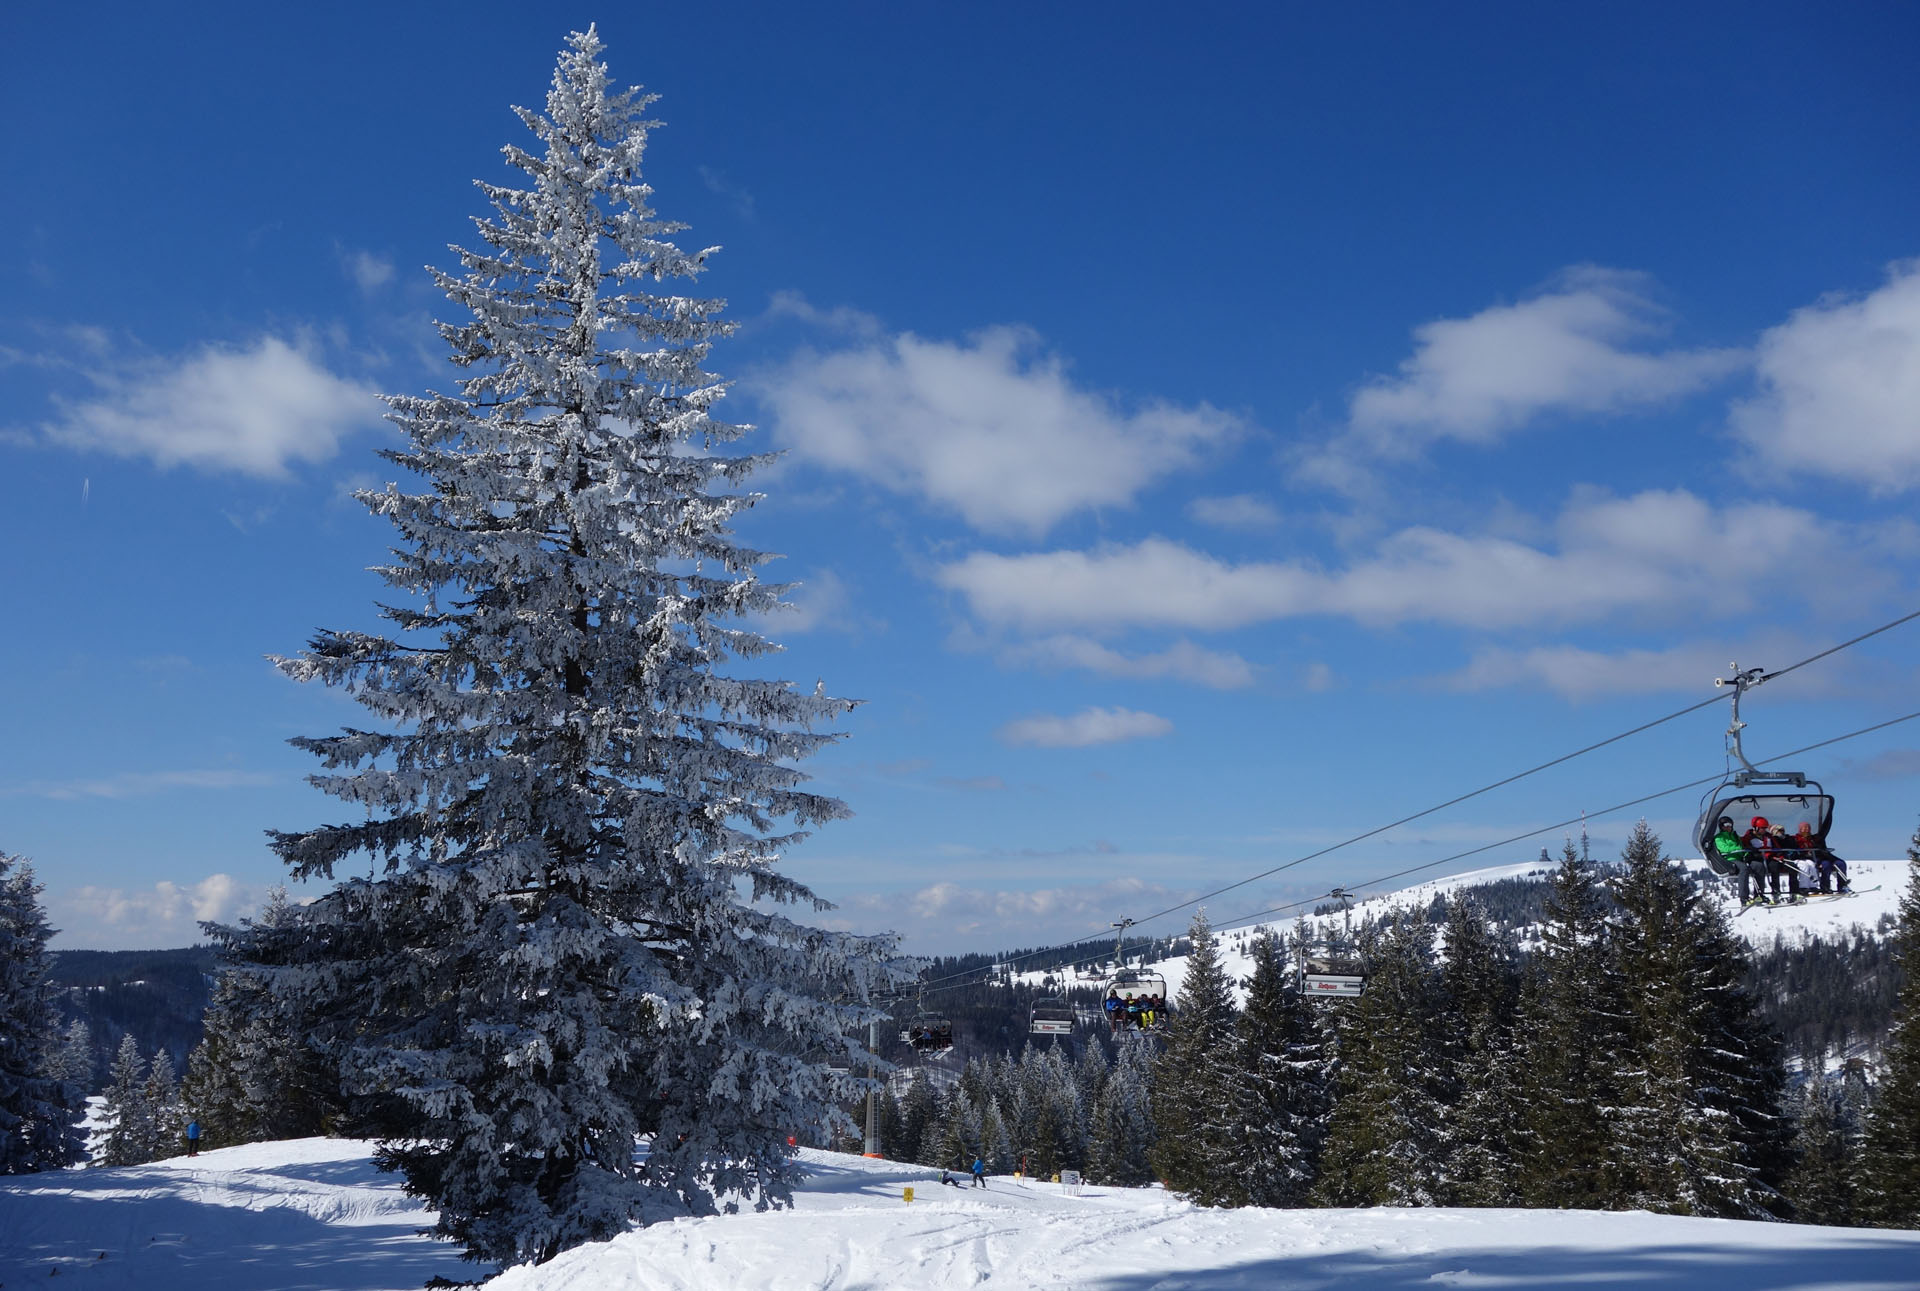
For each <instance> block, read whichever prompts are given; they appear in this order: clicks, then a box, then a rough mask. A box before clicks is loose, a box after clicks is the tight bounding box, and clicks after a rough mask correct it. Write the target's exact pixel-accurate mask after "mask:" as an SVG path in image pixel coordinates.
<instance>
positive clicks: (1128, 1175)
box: [1087, 1032, 1158, 1188]
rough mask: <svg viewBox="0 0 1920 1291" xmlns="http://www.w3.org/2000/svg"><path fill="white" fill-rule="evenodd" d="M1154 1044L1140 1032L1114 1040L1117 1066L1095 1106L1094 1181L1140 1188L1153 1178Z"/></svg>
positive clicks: (1091, 1154)
mask: <svg viewBox="0 0 1920 1291" xmlns="http://www.w3.org/2000/svg"><path fill="white" fill-rule="evenodd" d="M1152 1045H1153V1042H1152V1041H1151V1040H1150V1039H1148V1038H1147V1037H1146V1036H1144V1035H1141V1034H1139V1033H1137V1032H1131V1033H1126V1034H1123V1035H1121V1036H1120V1038H1119V1042H1118V1043H1117V1044H1116V1045H1115V1052H1114V1061H1113V1070H1112V1071H1110V1072H1109V1073H1108V1074H1107V1079H1106V1083H1105V1084H1103V1085H1102V1086H1101V1087H1100V1095H1099V1097H1098V1099H1097V1100H1096V1101H1095V1103H1094V1107H1093V1126H1092V1129H1093V1133H1092V1139H1091V1142H1090V1143H1089V1145H1088V1149H1087V1169H1088V1175H1089V1177H1090V1178H1091V1179H1092V1180H1093V1182H1095V1183H1100V1184H1108V1185H1111V1186H1114V1187H1120V1188H1137V1187H1140V1186H1141V1185H1143V1184H1148V1183H1152V1182H1153V1150H1154V1145H1155V1143H1156V1142H1157V1141H1158V1138H1157V1132H1156V1129H1155V1126H1154V1117H1153V1103H1152V1094H1151V1083H1152V1067H1153V1049H1152Z"/></svg>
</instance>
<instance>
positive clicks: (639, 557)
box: [243, 29, 907, 1262]
mask: <svg viewBox="0 0 1920 1291" xmlns="http://www.w3.org/2000/svg"><path fill="white" fill-rule="evenodd" d="M601 48H602V46H601V44H600V41H599V39H598V38H597V36H596V35H595V33H594V32H593V31H592V30H591V29H589V30H588V31H587V32H586V33H584V34H575V35H574V36H573V37H572V38H571V39H570V40H569V42H568V44H567V47H566V48H565V49H564V50H563V51H562V53H561V56H560V60H559V66H558V68H557V70H556V72H555V75H554V78H553V85H552V89H551V91H550V92H549V94H548V96H547V102H546V110H545V112H544V113H540V112H533V111H528V110H525V109H516V111H517V112H518V114H519V116H520V119H521V121H522V122H524V123H525V125H526V126H527V128H528V129H529V130H531V131H532V132H533V134H534V136H535V138H536V139H537V141H538V145H539V146H538V147H537V148H533V149H522V148H517V147H509V148H507V149H506V150H505V155H506V159H507V161H508V163H509V164H510V165H511V166H513V167H515V168H517V169H518V170H519V171H521V172H522V173H523V175H524V181H523V182H524V186H523V187H508V186H502V185H494V184H487V183H482V184H481V185H480V188H481V191H482V192H483V193H484V194H485V195H486V197H487V198H488V199H489V200H490V201H491V203H492V208H493V213H492V215H491V217H489V218H483V219H479V220H476V228H477V233H478V237H479V243H480V248H479V249H477V250H476V249H466V248H461V247H455V248H454V251H455V253H456V254H457V256H458V257H459V261H460V266H461V269H462V272H460V273H445V272H438V271H436V272H435V273H434V281H435V282H436V283H437V284H438V285H439V287H440V288H441V289H442V290H443V291H444V292H445V293H446V294H447V296H448V298H449V299H451V300H452V301H453V302H454V303H455V304H456V305H457V306H459V307H460V309H461V311H463V313H464V315H465V316H466V321H461V322H454V323H447V324H443V325H442V326H441V328H440V331H441V334H442V335H443V336H444V337H445V339H446V341H447V343H448V344H449V346H450V347H451V350H452V356H453V362H454V363H455V364H456V365H457V366H458V367H459V368H460V369H461V370H462V373H463V376H462V379H461V380H460V381H459V383H458V391H457V393H453V394H441V393H432V394H428V395H426V396H422V397H412V396H393V397H390V398H389V399H388V401H387V402H388V403H389V405H390V406H391V409H392V414H391V418H392V420H393V421H394V422H395V423H396V424H397V425H398V426H399V427H400V428H401V429H402V431H404V433H405V436H406V445H405V447H404V448H401V449H399V450H397V451H393V452H389V453H387V454H385V456H386V457H387V458H388V459H389V460H390V461H392V462H393V463H394V464H395V465H397V466H399V467H401V468H402V469H403V470H405V471H406V472H408V473H410V474H411V475H412V476H414V477H417V478H418V479H420V480H423V481H424V482H425V487H422V488H418V489H417V490H408V489H404V488H402V487H401V486H400V485H398V484H394V485H389V486H388V487H387V488H386V489H385V490H383V491H369V492H366V493H363V494H361V499H362V501H364V502H365V503H366V505H367V506H368V507H369V508H370V509H371V510H372V511H373V512H374V513H375V514H378V515H381V516H384V517H386V518H387V519H388V520H389V521H390V522H391V523H392V524H393V526H394V528H395V529H396V530H397V532H398V535H399V540H398V542H397V544H396V545H395V547H394V549H393V553H392V554H393V559H392V561H391V562H390V563H389V564H387V565H385V566H384V567H382V568H380V569H379V570H378V572H379V574H380V575H381V576H382V577H383V578H384V579H385V581H386V582H387V584H389V585H390V587H392V588H393V589H394V590H395V591H396V592H397V593H398V594H399V595H398V597H397V598H396V600H397V601H398V602H399V603H396V604H392V605H382V606H381V607H380V613H381V615H382V616H383V617H384V618H385V619H386V620H388V621H389V623H390V624H391V625H392V628H391V630H390V632H389V634H385V635H383V634H377V633H367V632H350V631H324V632H321V633H319V634H318V635H317V636H316V637H315V638H314V639H313V640H312V642H311V643H310V645H309V648H308V649H307V650H306V651H305V652H303V653H301V654H299V655H296V656H293V657H290V658H284V659H280V660H277V662H278V664H279V666H280V668H281V669H282V671H283V672H285V673H286V674H287V675H288V676H290V677H293V678H295V679H297V680H301V681H318V682H321V683H324V684H326V685H331V686H341V687H344V688H345V689H347V690H348V691H349V692H350V693H352V694H353V696H354V697H355V698H356V699H357V700H358V701H359V702H360V703H362V704H363V705H365V706H366V708H367V709H368V710H369V711H370V712H371V713H372V714H373V716H374V718H375V721H374V722H373V723H372V725H371V728H370V729H364V730H360V729H348V730H344V731H342V732H341V733H339V734H337V735H333V736H328V737H323V738H313V739H298V740H295V741H294V743H295V744H296V745H297V746H298V747H300V748H302V749H305V750H307V751H309V752H311V753H313V754H314V755H315V756H316V757H318V758H319V760H320V762H321V765H322V767H323V768H324V773H323V774H320V775H316V776H315V777H313V783H314V784H316V785H317V786H319V787H320V788H322V789H324V790H325V791H326V792H328V793H329V794H331V795H333V796H334V797H335V798H338V799H340V800H341V801H342V802H343V803H346V804H349V805H350V806H351V807H353V808H354V809H355V813H354V814H355V815H356V816H361V817H363V819H358V820H351V821H348V822H344V823H339V824H332V825H326V826H323V827H320V828H315V829H309V830H303V831H298V832H291V833H276V834H274V835H273V836H272V839H273V846H274V848H275V850H276V851H277V852H278V853H279V854H280V855H281V857H282V858H283V859H284V860H285V861H286V862H287V864H288V866H289V868H290V870H291V872H292V873H293V874H294V875H295V876H296V877H298V878H334V877H335V875H336V869H338V868H339V867H340V866H341V865H342V864H343V862H346V861H347V860H348V859H349V858H351V857H353V856H355V855H357V854H364V855H365V856H368V857H371V858H372V861H373V866H372V870H371V872H370V873H368V874H367V875H366V876H365V877H353V878H346V879H344V880H343V881H341V882H339V883H338V885H337V886H336V887H335V889H334V890H333V891H332V892H331V893H330V894H329V895H327V896H326V897H323V898H322V899H321V900H319V901H317V902H315V903H313V904H312V905H311V906H308V907H306V908H305V910H304V912H303V913H302V915H301V917H300V918H298V919H297V920H294V921H292V922H291V923H287V924H285V925H282V926H265V925H262V926H259V927H254V928H250V929H247V930H246V931H245V934H244V938H243V940H244V943H245V947H246V950H247V953H248V954H249V955H250V956H251V957H252V958H253V959H254V960H255V961H256V962H259V963H263V964H267V965H271V966H273V969H272V971H273V975H274V977H275V979H276V987H277V989H280V990H283V991H289V992H294V993H296V994H298V995H299V996H301V997H303V999H304V1001H305V1005H306V1012H307V1015H308V1016H310V1017H312V1018H313V1019H314V1022H313V1025H314V1027H315V1037H314V1038H315V1041H316V1042H317V1043H319V1044H320V1045H322V1046H323V1047H324V1048H325V1050H326V1051H327V1052H328V1053H329V1054H330V1055H331V1056H332V1057H333V1058H334V1059H335V1060H336V1061H337V1062H338V1063H339V1064H340V1066H341V1071H342V1080H343V1082H344V1084H345V1089H346V1092H347V1093H348V1094H349V1095H352V1096H353V1097H354V1098H355V1099H356V1100H357V1101H356V1103H355V1106H356V1108H357V1109H358V1110H357V1112H356V1115H357V1116H358V1117H359V1118H360V1120H361V1123H362V1125H363V1127H367V1128H371V1129H373V1130H374V1131H375V1132H378V1133H381V1134H382V1135H384V1137H385V1138H386V1140H387V1141H386V1143H385V1145H384V1146H383V1148H382V1157H383V1160H384V1161H385V1162H387V1163H389V1164H392V1165H395V1166H397V1167H399V1168H401V1169H402V1170H404V1171H405V1173H406V1178H407V1183H408V1187H409V1188H410V1189H411V1190H413V1191H414V1192H416V1193H417V1194H419V1195H420V1196H422V1197H425V1198H427V1199H428V1200H429V1201H431V1203H432V1204H433V1205H434V1206H435V1207H436V1208H437V1209H438V1210H439V1212H440V1223H439V1231H440V1233H441V1234H442V1235H444V1236H447V1237H450V1238H453V1239H456V1240H459V1241H461V1242H463V1243H465V1244H466V1247H467V1250H468V1253H469V1255H470V1256H471V1257H473V1258H476V1259H482V1260H491V1261H500V1262H513V1261H520V1260H529V1259H532V1260H541V1259H546V1258H550V1257H551V1256H553V1255H555V1254H557V1253H558V1252H559V1251H561V1250H564V1249H566V1248H567V1247H570V1246H573V1245H576V1244H578V1243H580V1242H584V1241H589V1240H594V1239H598V1238H604V1237H606V1236H609V1235H611V1234H613V1233H616V1232H618V1231H620V1230H622V1229H624V1228H626V1227H628V1226H629V1225H630V1224H632V1223H633V1222H636V1221H643V1222H644V1221H647V1220H652V1219H657V1218H665V1217H668V1216H672V1215H685V1214H698V1213H703V1212H710V1211H713V1210H715V1209H716V1208H731V1207H733V1206H735V1205H737V1204H740V1203H742V1202H744V1203H746V1204H750V1205H753V1206H756V1207H764V1206H767V1205H772V1204H779V1203H781V1202H783V1201H784V1200H786V1199H787V1197H788V1195H789V1192H790V1188H791V1184H792V1183H793V1181H794V1178H795V1169H794V1166H793V1164H792V1161H791V1153H790V1149H789V1148H788V1147H787V1137H788V1136H789V1135H791V1134H795V1133H801V1134H808V1135H811V1134H812V1132H813V1131H814V1129H815V1127H817V1126H819V1125H821V1124H822V1123H823V1122H827V1121H831V1120H833V1119H835V1118H837V1117H839V1116H840V1115H841V1114H840V1113H839V1112H838V1111H836V1103H840V1102H845V1101H848V1100H850V1099H851V1097H852V1096H853V1095H854V1094H856V1093H857V1092H858V1090H859V1088H861V1082H860V1081H858V1080H857V1079H855V1078H853V1077H851V1076H850V1075H849V1074H847V1073H845V1072H840V1073H835V1072H833V1071H832V1070H831V1069H830V1068H829V1067H828V1066H827V1065H826V1064H825V1063H824V1061H820V1060H818V1055H820V1054H822V1053H823V1052H824V1051H826V1050H830V1049H831V1050H836V1051H843V1052H844V1051H845V1050H846V1049H847V1048H848V1042H847V1041H846V1040H845V1039H843V1036H844V1035H845V1033H846V1032H847V1031H848V1029H849V1028H851V1027H853V1026H855V1025H857V1024H859V1023H862V1022H864V1021H866V1020H867V1018H868V1017H869V1016H870V1005H869V1003H868V1002H869V1001H870V1000H871V998H872V996H873V994H874V992H875V991H877V990H879V989H882V988H884V987H886V986H888V985H890V984H891V983H893V982H895V981H898V980H900V979H902V978H903V977H904V976H905V975H906V972H907V966H906V965H905V964H904V963H903V962H901V961H898V960H897V959H896V957H895V942H894V941H893V939H891V938H886V937H880V938H862V937H855V936H851V935H848V934H843V933H833V932H826V931H822V930H819V929H816V928H812V927H808V926H806V925H805V924H804V923H802V922H798V921H796V920H793V919H789V918H787V917H785V916H783V915H781V914H780V913H778V912H777V909H776V907H778V906H780V905H788V906H792V905H798V906H801V907H805V908H809V909H820V908H824V907H825V903H824V902H822V901H820V900H818V899H817V898H815V897H814V895H813V894H812V893H811V892H810V891H808V890H807V889H806V888H805V887H804V886H802V885H801V884H799V883H796V882H794V881H793V880H791V879H788V878H786V877H784V876H782V875H781V874H779V873H778V872H777V871H776V870H775V869H774V864H775V862H776V860H777V859H778V857H779V855H780V853H781V852H782V850H783V849H785V848H787V847H789V846H791V845H792V844H793V843H794V842H796V841H798V840H799V839H801V838H803V837H805V836H806V833H807V832H808V830H809V829H810V828H811V827H812V826H814V825H816V824H819V823H821V822H824V821H829V820H833V819H835V818H837V817H840V816H844V815H845V814H847V809H846V807H845V806H844V805H843V804H842V803H840V802H839V801H838V800H836V799H834V798H831V797H827V796H823V795H820V794H816V793H813V792H810V791H809V790H808V789H806V788H805V782H806V777H805V776H804V775H803V774H802V773H801V772H799V771H798V770H796V769H795V768H794V767H793V765H792V763H794V762H795V761H797V760H799V759H802V758H805V757H806V756H807V755H809V754H811V753H813V752H815V751H816V750H818V749H819V748H820V747H821V746H822V745H823V744H824V743H826V742H827V741H829V740H831V739H835V738H838V737H837V736H835V735H833V734H830V733H825V732H822V731H820V730H818V729H816V728H817V727H818V726H819V725H820V724H822V723H824V722H826V721H829V720H831V719H833V718H835V717H838V716H839V715H841V714H844V713H845V712H847V711H848V710H849V709H851V708H852V707H853V703H852V702H851V701H847V700H843V699H838V698H834V697H832V696H830V695H828V694H826V693H825V691H824V689H822V688H821V687H819V686H815V687H814V688H812V689H810V690H807V689H796V688H795V687H793V686H792V685H790V684H788V683H786V682H783V681H772V680H758V679H753V678H747V677H740V676H735V675H732V673H731V672H729V670H728V669H729V665H732V664H734V663H736V662H737V661H742V660H751V659H754V658H757V657H760V656H763V655H766V654H769V653H770V652H772V651H774V650H776V649H777V648H778V647H777V646H775V645H774V644H773V643H772V642H771V641H769V640H767V639H766V638H765V637H763V636H762V635H760V634H759V633H758V632H756V631H754V630H753V629H752V627H751V626H750V623H751V621H752V620H751V619H750V618H749V617H748V616H752V615H759V614H763V613H765V612H768V611H772V610H774V609H776V608H777V607H778V606H779V605H780V594H781V592H782V590H783V589H782V587H780V586H779V585H775V584H768V583H763V582H761V581H760V580H759V578H758V577H757V575H756V571H757V570H758V569H759V567H760V566H761V565H762V564H763V563H764V562H765V561H767V560H768V559H770V557H769V556H768V555H767V554H766V553H763V552H759V551H755V550H752V549H749V548H747V547H745V546H742V545H740V544H739V543H737V542H736V541H735V540H734V538H733V536H732V534H731V532H730V529H729V524H730V521H731V520H732V519H733V517H734V516H735V515H737V514H738V513H739V512H740V511H741V510H742V509H744V508H746V507H749V506H751V505H753V503H754V502H755V501H757V500H758V496H759V495H756V494H752V493H745V492H740V491H739V486H740V485H741V483H742V482H743V481H744V480H745V479H747V477H748V476H749V475H750V474H751V473H752V472H753V470H754V468H755V467H756V466H758V465H760V464H761V463H762V462H763V461H764V460H765V458H764V457H762V456H758V455H753V454H738V453H730V452H729V451H728V450H727V448H726V446H727V445H728V444H730V443H732V442H733V441H735V440H737V439H738V438H739V437H740V436H741V435H742V434H743V432H744V431H745V429H747V428H745V427H740V426H734V425H729V424H727V423H726V422H723V421H720V420H717V419H716V418H715V416H714V408H715V405H716V404H717V403H718V401H719V400H720V398H721V397H722V395H723V393H724V389H725V387H724V383H723V382H722V381H721V380H720V378H718V377H716V376H715V375H713V374H712V373H710V372H708V371H707V370H706V366H705V365H706V361H707V358H708V352H709V348H710V346H711V344H712V342H713V341H715V340H716V339H718V338H720V337H722V336H725V335H726V334H727V333H728V332H729V331H731V330H732V324H730V323H728V322H726V321H724V320H723V319H722V318H721V316H720V315H721V310H722V305H723V302H721V301H718V300H707V299H699V298H696V297H692V296H681V295H663V294H655V293H653V292H649V291H647V290H645V289H644V284H646V283H648V282H651V283H660V282H664V281H665V280H668V279H692V278H694V277H695V276H696V275H697V274H698V273H699V272H700V270H701V268H702V266H703V264H704V262H705V260H706V257H707V256H708V255H709V254H710V253H711V251H712V250H713V248H708V249H706V250H702V251H698V252H694V253H687V252H684V251H682V250H680V249H679V248H678V247H677V246H676V245H675V244H674V243H673V242H672V241H671V240H670V238H671V235H673V234H674V233H677V232H679V231H680V230H681V229H682V227H683V226H681V225H678V224H673V223H669V222H666V221H662V220H660V219H657V218H656V217H655V214H654V212H653V210H652V209H651V207H650V206H649V205H648V203H649V201H650V199H651V196H652V190H651V188H650V187H649V186H648V185H647V184H646V183H645V182H644V181H643V180H642V178H641V159H642V155H643V153H644V151H645V147H646V142H647V136H648V132H649V130H650V129H651V128H652V127H653V126H654V125H655V124H656V123H655V122H652V121H649V120H647V119H646V118H645V115H644V113H645V110H646V108H647V106H648V104H650V103H651V102H652V96H647V95H642V94H640V93H639V92H638V91H635V90H628V91H625V92H614V91H613V90H612V89H611V88H610V85H609V79H608V75H607V71H606V68H605V66H604V65H603V64H601V63H600V62H599V61H598V57H599V54H600V51H601ZM809 1055H813V1057H810V1056H809ZM647 1136H651V1147H650V1150H649V1151H648V1152H647V1153H646V1154H645V1156H644V1159H643V1160H641V1161H639V1162H636V1160H635V1144H636V1142H637V1141H638V1140H640V1139H642V1138H643V1137H647Z"/></svg>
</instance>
